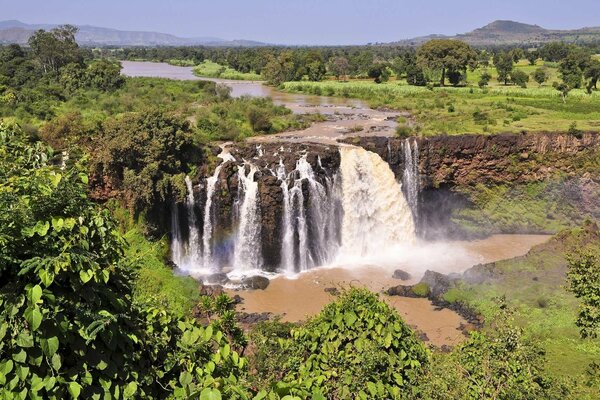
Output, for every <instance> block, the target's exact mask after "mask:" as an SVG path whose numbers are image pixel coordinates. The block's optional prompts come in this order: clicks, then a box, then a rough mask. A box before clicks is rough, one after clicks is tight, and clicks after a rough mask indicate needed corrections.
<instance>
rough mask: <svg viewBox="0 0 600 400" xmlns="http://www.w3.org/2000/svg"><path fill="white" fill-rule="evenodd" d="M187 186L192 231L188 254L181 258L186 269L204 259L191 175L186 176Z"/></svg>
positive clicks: (195, 265)
mask: <svg viewBox="0 0 600 400" xmlns="http://www.w3.org/2000/svg"><path fill="white" fill-rule="evenodd" d="M185 186H186V188H187V197H186V199H185V205H186V208H187V215H188V220H189V228H190V232H189V237H188V246H187V252H186V253H187V254H186V257H185V258H184V259H183V260H181V262H182V264H183V265H184V266H185V267H184V268H185V269H194V268H197V267H198V266H199V265H200V261H201V260H202V254H201V251H202V249H201V248H200V234H199V233H200V232H199V227H198V221H197V218H196V212H195V211H194V206H195V204H196V201H195V199H194V187H193V185H192V180H191V179H190V177H189V176H186V177H185Z"/></svg>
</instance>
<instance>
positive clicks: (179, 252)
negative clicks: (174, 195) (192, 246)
mask: <svg viewBox="0 0 600 400" xmlns="http://www.w3.org/2000/svg"><path fill="white" fill-rule="evenodd" d="M185 250H186V247H185V244H184V243H183V239H182V237H181V229H180V228H179V207H178V206H177V204H173V206H172V207H171V259H172V260H173V262H174V263H175V264H176V265H183V263H184V262H185Z"/></svg>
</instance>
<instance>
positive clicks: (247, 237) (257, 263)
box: [233, 164, 262, 275]
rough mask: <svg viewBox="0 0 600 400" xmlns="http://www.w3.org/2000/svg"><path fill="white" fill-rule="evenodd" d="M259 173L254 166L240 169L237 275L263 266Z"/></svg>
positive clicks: (235, 268)
mask: <svg viewBox="0 0 600 400" xmlns="http://www.w3.org/2000/svg"><path fill="white" fill-rule="evenodd" d="M247 167H248V168H247ZM246 169H248V173H246ZM257 171H258V169H257V168H256V166H255V165H253V164H250V165H247V164H243V165H240V166H239V167H238V182H239V183H238V200H237V204H238V207H237V209H238V218H237V221H238V227H237V236H236V240H235V247H234V255H233V260H234V264H233V272H234V273H235V274H236V275H245V274H247V273H250V272H253V271H254V272H255V271H256V270H259V269H260V267H261V265H262V257H261V241H260V239H261V237H260V233H261V229H260V227H261V220H260V210H259V204H258V182H256V181H255V179H254V178H255V175H256V172H257Z"/></svg>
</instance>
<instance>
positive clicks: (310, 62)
mask: <svg viewBox="0 0 600 400" xmlns="http://www.w3.org/2000/svg"><path fill="white" fill-rule="evenodd" d="M302 65H303V66H304V68H305V70H306V75H307V76H308V80H310V81H313V82H319V81H321V80H323V77H324V76H325V72H327V69H326V68H325V63H324V62H323V57H322V56H321V54H320V53H319V52H317V51H310V52H309V53H308V54H307V55H306V56H305V57H304V61H303V62H302Z"/></svg>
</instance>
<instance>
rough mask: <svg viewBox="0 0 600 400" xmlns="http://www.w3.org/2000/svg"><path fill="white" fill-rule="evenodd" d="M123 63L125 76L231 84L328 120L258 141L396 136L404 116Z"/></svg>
mask: <svg viewBox="0 0 600 400" xmlns="http://www.w3.org/2000/svg"><path fill="white" fill-rule="evenodd" d="M121 64H122V66H123V70H122V74H123V75H126V76H130V77H157V78H168V79H176V80H206V81H211V82H216V83H218V84H222V85H226V86H228V87H229V88H230V89H231V96H232V97H242V96H255V97H269V98H271V99H272V100H273V102H274V103H276V104H279V105H283V106H285V107H287V108H289V109H290V110H292V111H293V112H294V113H297V114H314V113H319V114H322V115H323V116H325V117H326V120H325V121H323V122H318V123H315V124H313V125H312V126H310V127H309V128H307V129H304V130H300V131H294V132H284V133H280V134H277V135H269V136H260V137H255V138H252V141H255V142H261V141H273V140H283V141H294V142H305V141H312V142H328V143H335V142H336V140H337V139H341V138H343V137H344V136H347V135H351V136H393V135H394V133H395V128H396V125H397V124H396V118H397V117H398V116H399V115H402V113H399V112H395V111H389V110H374V109H372V108H370V107H369V106H368V105H367V104H366V103H365V102H363V101H361V100H356V99H345V98H340V97H327V96H310V95H304V94H294V93H284V92H281V91H278V90H275V89H274V88H272V87H270V86H266V85H264V84H263V83H262V82H257V81H239V80H228V79H217V78H201V77H198V76H195V75H194V74H193V72H192V67H178V66H173V65H169V64H167V63H157V62H139V61H122V62H121ZM405 116H406V115H405ZM361 128H362V129H361Z"/></svg>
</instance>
